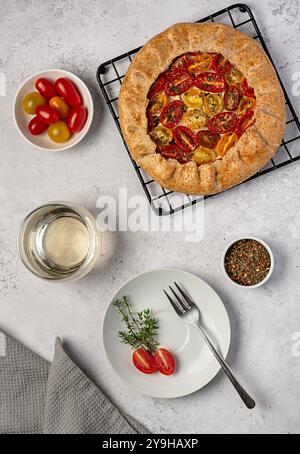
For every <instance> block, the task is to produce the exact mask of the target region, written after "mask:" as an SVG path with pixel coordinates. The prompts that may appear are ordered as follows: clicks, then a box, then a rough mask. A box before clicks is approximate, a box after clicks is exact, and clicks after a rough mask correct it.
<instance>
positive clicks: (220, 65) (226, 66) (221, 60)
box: [216, 54, 233, 74]
mask: <svg viewBox="0 0 300 454" xmlns="http://www.w3.org/2000/svg"><path fill="white" fill-rule="evenodd" d="M232 66H233V65H232V64H231V63H230V61H229V60H228V59H227V58H225V57H224V55H222V54H219V57H218V59H217V65H216V71H217V72H219V73H221V74H225V73H226V72H227V71H229V70H230V68H232Z"/></svg>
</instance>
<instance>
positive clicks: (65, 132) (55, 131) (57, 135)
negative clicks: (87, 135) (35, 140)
mask: <svg viewBox="0 0 300 454" xmlns="http://www.w3.org/2000/svg"><path fill="white" fill-rule="evenodd" d="M48 136H49V137H50V139H51V140H53V142H58V143H61V142H66V141H67V140H68V139H69V137H70V131H69V129H68V126H67V125H66V123H65V122H64V121H61V120H59V121H57V122H56V123H53V124H52V125H50V126H49V128H48Z"/></svg>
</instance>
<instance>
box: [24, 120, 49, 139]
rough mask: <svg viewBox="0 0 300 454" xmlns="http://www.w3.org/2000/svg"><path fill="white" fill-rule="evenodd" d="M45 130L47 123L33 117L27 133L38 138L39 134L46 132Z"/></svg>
mask: <svg viewBox="0 0 300 454" xmlns="http://www.w3.org/2000/svg"><path fill="white" fill-rule="evenodd" d="M47 128H48V125H47V123H45V122H44V121H41V120H40V119H39V118H38V117H33V118H32V120H30V122H29V125H28V129H29V132H30V134H32V135H33V136H38V135H39V134H42V132H44V131H46V129H47Z"/></svg>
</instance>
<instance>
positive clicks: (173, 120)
mask: <svg viewBox="0 0 300 454" xmlns="http://www.w3.org/2000/svg"><path fill="white" fill-rule="evenodd" d="M183 112H184V104H183V102H182V101H179V100H177V101H171V102H169V104H167V105H166V106H165V107H164V108H163V110H162V111H161V114H160V116H159V120H160V122H161V123H162V124H163V125H164V126H166V127H167V128H174V127H175V126H176V125H177V124H178V123H179V121H180V120H181V117H182V115H183Z"/></svg>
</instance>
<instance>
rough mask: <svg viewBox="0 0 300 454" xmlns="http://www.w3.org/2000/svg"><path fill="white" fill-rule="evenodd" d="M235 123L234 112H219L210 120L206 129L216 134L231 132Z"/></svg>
mask: <svg viewBox="0 0 300 454" xmlns="http://www.w3.org/2000/svg"><path fill="white" fill-rule="evenodd" d="M236 122H237V116H236V114H235V113H234V112H221V113H219V114H217V115H215V116H214V117H212V118H210V119H209V120H208V122H207V127H208V129H210V130H211V131H213V132H216V133H217V134H225V133H226V132H233V131H234V128H235V125H236Z"/></svg>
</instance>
